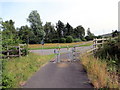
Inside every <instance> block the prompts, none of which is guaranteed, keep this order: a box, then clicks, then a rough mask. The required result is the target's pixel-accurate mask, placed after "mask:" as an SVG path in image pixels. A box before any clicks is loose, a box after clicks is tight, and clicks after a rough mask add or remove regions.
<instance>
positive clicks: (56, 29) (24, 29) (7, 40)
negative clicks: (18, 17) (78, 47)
mask: <svg viewBox="0 0 120 90" xmlns="http://www.w3.org/2000/svg"><path fill="white" fill-rule="evenodd" d="M27 21H28V22H29V23H30V27H29V26H28V25H25V26H21V27H20V28H15V26H14V24H15V22H14V21H13V20H8V21H4V22H3V21H1V22H0V24H1V28H2V30H1V33H2V44H3V46H5V45H11V44H18V43H27V44H40V43H41V41H44V42H45V43H71V42H78V41H86V40H92V39H93V37H94V34H93V33H91V32H90V28H88V30H87V36H86V37H85V29H84V27H83V26H82V25H79V26H77V27H76V28H73V27H72V26H71V25H70V24H69V23H67V24H64V23H63V22H62V21H60V20H59V21H58V22H57V23H56V25H53V24H52V23H51V22H46V23H45V25H43V23H42V21H41V18H40V15H39V13H38V12H37V11H36V10H33V11H32V12H31V13H30V14H29V16H28V18H27Z"/></svg>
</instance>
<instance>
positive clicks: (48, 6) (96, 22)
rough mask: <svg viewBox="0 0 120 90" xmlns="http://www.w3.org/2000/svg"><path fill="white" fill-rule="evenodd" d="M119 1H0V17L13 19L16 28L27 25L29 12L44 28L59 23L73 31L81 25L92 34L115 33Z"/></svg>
mask: <svg viewBox="0 0 120 90" xmlns="http://www.w3.org/2000/svg"><path fill="white" fill-rule="evenodd" d="M118 1H119V0H0V17H1V18H2V19H3V21H6V20H10V19H12V20H13V21H15V27H20V26H22V25H26V24H27V25H29V23H28V22H27V21H26V19H27V17H28V15H29V14H30V12H31V11H32V10H37V11H38V13H39V14H40V17H41V20H42V22H43V25H44V24H45V22H52V23H53V24H54V25H55V24H56V23H57V21H58V20H61V21H62V22H63V23H65V24H66V23H67V22H69V23H70V24H71V25H72V26H73V27H74V28H75V27H76V26H78V25H82V26H83V27H84V28H85V30H87V28H90V30H91V32H93V33H94V34H95V35H101V34H105V33H111V32H112V30H118Z"/></svg>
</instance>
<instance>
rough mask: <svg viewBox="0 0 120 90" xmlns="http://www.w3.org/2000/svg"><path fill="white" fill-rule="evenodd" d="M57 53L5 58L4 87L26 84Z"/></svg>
mask: <svg viewBox="0 0 120 90" xmlns="http://www.w3.org/2000/svg"><path fill="white" fill-rule="evenodd" d="M54 56H55V55H54V54H52V55H42V56H40V55H37V54H33V53H30V54H29V55H28V56H25V57H20V58H12V59H9V60H3V73H2V80H3V81H2V85H3V88H19V87H21V86H22V85H24V84H25V82H26V80H28V79H29V78H30V77H31V76H32V75H33V74H34V73H35V72H36V71H38V70H39V68H40V67H41V66H42V65H44V64H46V63H47V62H48V61H49V60H51V59H52V58H53V57H54Z"/></svg>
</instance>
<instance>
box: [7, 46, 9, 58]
mask: <svg viewBox="0 0 120 90" xmlns="http://www.w3.org/2000/svg"><path fill="white" fill-rule="evenodd" d="M8 50H9V49H8V46H7V57H8V59H9V51H8Z"/></svg>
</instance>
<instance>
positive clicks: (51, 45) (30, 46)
mask: <svg viewBox="0 0 120 90" xmlns="http://www.w3.org/2000/svg"><path fill="white" fill-rule="evenodd" d="M82 43H83V42H77V43H46V44H44V47H46V48H47V47H57V46H61V47H62V46H70V45H76V44H77V45H78V44H82ZM28 47H29V48H40V47H42V45H41V44H30V45H29V46H28Z"/></svg>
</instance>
